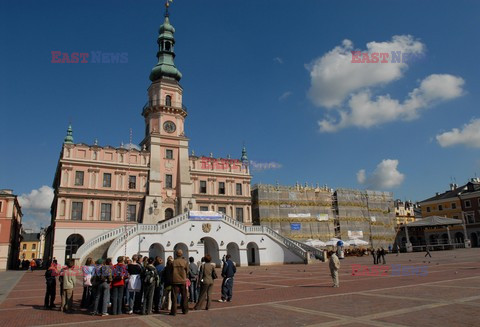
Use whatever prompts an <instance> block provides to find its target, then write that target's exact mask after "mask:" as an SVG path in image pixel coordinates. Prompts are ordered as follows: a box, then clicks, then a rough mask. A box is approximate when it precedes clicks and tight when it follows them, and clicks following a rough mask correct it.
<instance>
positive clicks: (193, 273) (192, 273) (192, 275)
mask: <svg viewBox="0 0 480 327" xmlns="http://www.w3.org/2000/svg"><path fill="white" fill-rule="evenodd" d="M189 261H190V264H189V265H188V279H189V280H190V287H189V293H190V299H189V302H193V303H197V301H198V293H197V289H198V287H197V286H198V266H197V264H196V263H195V259H194V258H193V257H190V258H189Z"/></svg>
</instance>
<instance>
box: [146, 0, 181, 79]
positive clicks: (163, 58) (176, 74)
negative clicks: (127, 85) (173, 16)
mask: <svg viewBox="0 0 480 327" xmlns="http://www.w3.org/2000/svg"><path fill="white" fill-rule="evenodd" d="M170 2H171V0H167V1H166V2H165V20H164V22H163V24H162V25H160V30H159V31H158V34H159V35H158V38H157V43H158V52H157V58H158V62H157V64H156V65H155V67H153V69H152V72H151V73H150V80H151V81H152V82H154V81H156V80H159V79H161V78H164V77H165V78H170V79H175V80H176V81H177V82H178V81H180V79H181V78H182V73H180V71H179V70H178V69H177V67H176V66H175V63H174V61H173V60H174V58H175V52H174V45H175V38H174V37H173V34H175V28H173V26H172V25H171V24H170V18H169V16H170V13H169V12H168V8H169V7H170Z"/></svg>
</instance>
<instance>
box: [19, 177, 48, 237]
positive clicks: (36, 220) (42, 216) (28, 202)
mask: <svg viewBox="0 0 480 327" xmlns="http://www.w3.org/2000/svg"><path fill="white" fill-rule="evenodd" d="M18 201H19V202H20V205H21V207H22V212H23V215H24V216H23V219H22V221H23V224H24V225H25V226H24V227H26V228H31V229H34V230H39V229H40V227H41V226H43V227H45V226H48V225H50V206H51V204H52V201H53V189H52V188H51V187H49V186H47V185H44V186H42V187H40V188H39V189H36V190H32V191H31V192H30V193H29V194H22V195H21V196H19V197H18Z"/></svg>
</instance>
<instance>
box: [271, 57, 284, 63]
mask: <svg viewBox="0 0 480 327" xmlns="http://www.w3.org/2000/svg"><path fill="white" fill-rule="evenodd" d="M273 61H274V62H276V63H277V64H283V59H282V58H280V57H275V58H273Z"/></svg>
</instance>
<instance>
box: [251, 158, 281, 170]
mask: <svg viewBox="0 0 480 327" xmlns="http://www.w3.org/2000/svg"><path fill="white" fill-rule="evenodd" d="M250 168H251V169H252V170H256V171H261V170H268V169H280V168H282V165H281V164H279V163H278V162H274V161H272V162H256V161H252V160H250Z"/></svg>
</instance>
